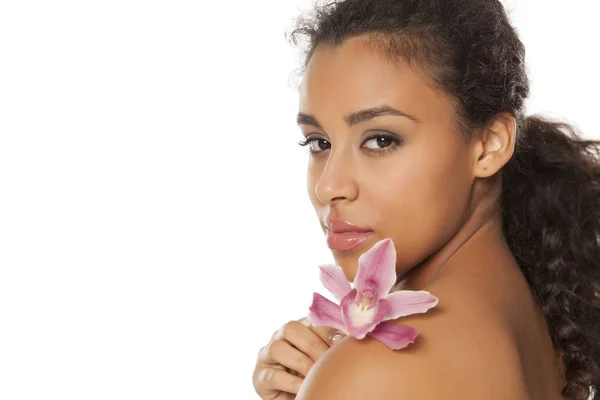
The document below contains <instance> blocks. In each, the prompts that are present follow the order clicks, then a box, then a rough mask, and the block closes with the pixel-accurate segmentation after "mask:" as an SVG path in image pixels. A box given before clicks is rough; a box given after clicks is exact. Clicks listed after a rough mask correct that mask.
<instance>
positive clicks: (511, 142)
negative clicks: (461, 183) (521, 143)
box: [473, 113, 517, 178]
mask: <svg viewBox="0 0 600 400" xmlns="http://www.w3.org/2000/svg"><path fill="white" fill-rule="evenodd" d="M516 132H517V126H516V120H515V117H514V116H513V115H512V114H510V113H502V114H499V115H497V116H496V117H494V119H493V120H492V121H490V122H489V123H488V124H487V125H486V127H485V128H484V129H483V130H482V131H481V132H480V133H479V135H478V137H477V138H476V139H475V140H474V142H473V145H474V147H473V150H474V159H475V164H474V166H473V173H474V175H475V176H477V177H479V178H487V177H489V176H492V175H494V174H495V173H496V172H498V171H499V170H500V169H501V168H502V167H503V166H504V165H505V164H506V163H507V162H508V160H510V158H511V157H512V155H513V153H514V151H515V135H516Z"/></svg>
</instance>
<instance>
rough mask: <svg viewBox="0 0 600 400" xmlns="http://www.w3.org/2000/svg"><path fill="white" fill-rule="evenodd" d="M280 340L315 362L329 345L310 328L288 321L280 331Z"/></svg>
mask: <svg viewBox="0 0 600 400" xmlns="http://www.w3.org/2000/svg"><path fill="white" fill-rule="evenodd" d="M280 338H282V339H285V340H287V341H288V342H289V343H291V344H292V345H293V346H294V347H295V348H297V349H298V350H300V351H301V352H303V353H304V354H306V355H307V356H309V357H310V358H311V359H312V360H313V361H314V362H316V361H317V360H318V359H319V358H320V357H321V356H322V355H323V353H325V352H326V351H327V350H328V349H329V345H328V344H327V343H326V342H325V341H323V339H321V337H320V336H319V335H317V334H316V333H315V332H313V331H312V330H311V329H310V328H308V327H306V326H305V325H303V324H301V323H300V322H298V321H290V322H288V323H287V324H285V325H284V326H283V328H281V330H280Z"/></svg>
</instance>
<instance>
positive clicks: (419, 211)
mask: <svg viewBox="0 0 600 400" xmlns="http://www.w3.org/2000/svg"><path fill="white" fill-rule="evenodd" d="M445 151H446V153H444V154H445V155H446V157H436V156H434V155H435V153H430V154H429V155H422V154H421V155H419V154H416V155H415V157H414V159H413V160H411V165H412V168H410V170H403V171H402V170H400V171H401V173H396V171H398V170H395V172H394V174H393V175H392V176H391V177H390V183H391V184H390V185H389V186H388V188H387V189H386V191H385V192H382V193H380V194H379V195H378V196H377V198H378V199H379V200H378V203H379V205H378V207H376V208H378V209H379V210H380V212H379V214H380V215H379V217H378V218H379V220H380V221H381V224H382V229H381V231H382V233H383V234H384V235H386V236H388V237H392V240H394V243H395V244H396V245H397V249H398V259H397V265H398V267H399V269H405V268H408V267H411V266H414V265H415V264H417V263H419V262H420V261H422V260H423V259H424V258H426V257H428V256H429V255H430V254H431V253H433V252H435V251H436V250H437V249H439V248H440V247H441V246H442V245H443V244H444V243H446V242H447V241H448V240H449V239H450V238H451V237H452V236H453V235H454V234H455V233H456V231H457V230H458V229H459V228H460V225H461V223H462V221H463V220H464V218H465V216H466V211H467V207H468V199H469V192H470V183H469V174H468V168H467V163H466V157H467V156H466V154H459V153H457V154H456V156H453V155H452V154H450V156H448V154H449V153H448V152H447V151H448V150H447V149H446V150H445Z"/></svg>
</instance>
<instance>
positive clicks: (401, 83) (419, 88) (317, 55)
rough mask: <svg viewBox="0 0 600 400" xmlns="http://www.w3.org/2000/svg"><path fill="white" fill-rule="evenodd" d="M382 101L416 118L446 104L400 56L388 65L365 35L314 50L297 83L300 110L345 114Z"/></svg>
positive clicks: (428, 116) (446, 106) (448, 105)
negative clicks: (363, 37)
mask: <svg viewBox="0 0 600 400" xmlns="http://www.w3.org/2000/svg"><path fill="white" fill-rule="evenodd" d="M382 103H385V104H390V105H396V106H398V107H401V108H402V109H403V111H406V112H408V113H410V114H413V115H416V116H417V117H419V119H421V120H426V119H429V118H431V117H435V116H436V115H438V116H439V113H440V111H441V110H445V111H448V110H449V108H450V103H449V101H448V100H447V99H446V98H445V97H444V96H441V95H440V94H439V93H438V92H437V91H435V90H434V89H433V87H432V86H431V85H430V84H429V82H428V78H427V77H426V76H425V75H423V74H422V73H421V72H419V71H414V70H413V69H411V68H410V67H409V65H408V64H407V63H406V62H405V61H403V60H402V59H399V60H398V61H394V62H393V63H392V62H391V61H389V60H388V59H386V58H384V57H382V56H380V55H378V54H377V53H376V52H375V51H374V50H373V48H372V47H370V46H369V42H368V41H366V40H364V39H360V38H352V39H349V40H347V41H346V42H344V43H343V44H342V45H341V46H340V47H337V48H335V49H334V48H332V47H330V46H327V45H319V46H318V47H317V48H316V50H315V52H314V53H313V56H312V57H311V60H310V62H309V64H308V65H307V67H306V71H305V74H304V79H303V82H302V85H301V86H300V104H299V105H300V111H301V112H306V113H310V114H327V113H328V112H335V113H337V112H339V113H346V112H352V111H356V110H359V109H362V108H368V107H373V106H375V105H378V104H382Z"/></svg>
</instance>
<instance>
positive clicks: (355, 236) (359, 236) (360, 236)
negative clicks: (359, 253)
mask: <svg viewBox="0 0 600 400" xmlns="http://www.w3.org/2000/svg"><path fill="white" fill-rule="evenodd" d="M373 234H374V232H373V231H363V232H333V231H331V230H329V229H327V246H328V247H329V248H330V249H331V250H337V251H350V250H353V249H355V248H357V247H358V246H360V245H361V244H363V243H364V242H366V241H367V240H368V239H369V238H370V237H371V236H372V235H373Z"/></svg>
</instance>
